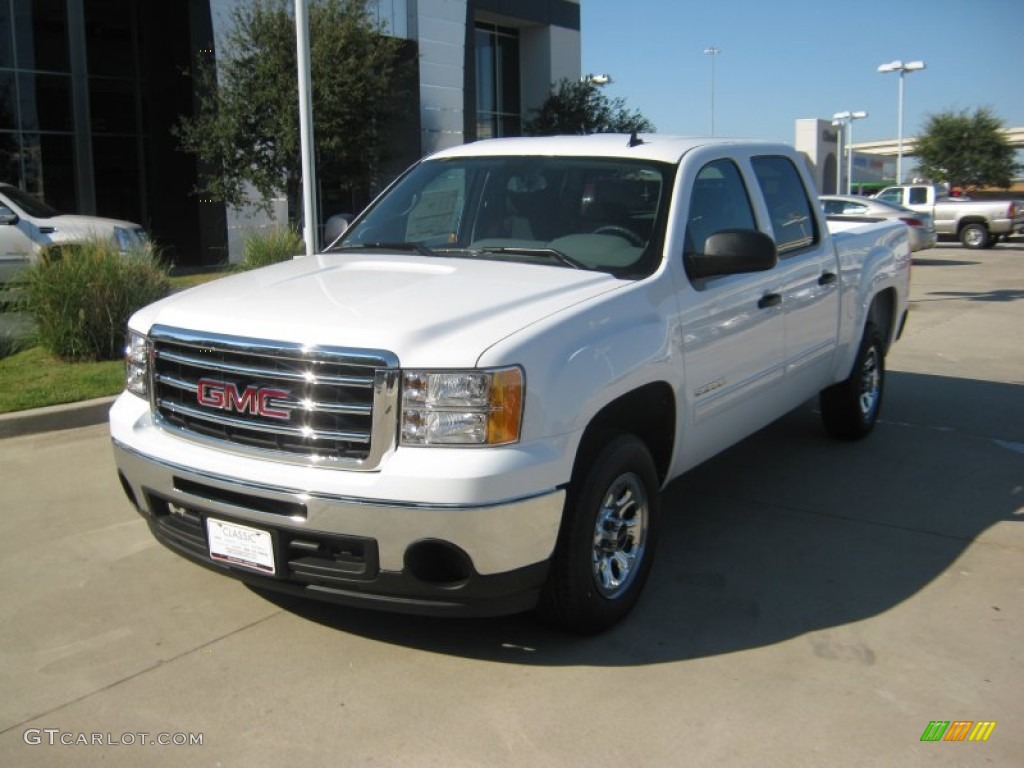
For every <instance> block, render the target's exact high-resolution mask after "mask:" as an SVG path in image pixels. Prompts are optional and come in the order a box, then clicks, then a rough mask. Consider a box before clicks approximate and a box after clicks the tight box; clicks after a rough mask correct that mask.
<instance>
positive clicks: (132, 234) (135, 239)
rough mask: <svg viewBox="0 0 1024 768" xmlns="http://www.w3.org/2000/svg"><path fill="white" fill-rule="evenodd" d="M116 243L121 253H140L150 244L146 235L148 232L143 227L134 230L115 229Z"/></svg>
mask: <svg viewBox="0 0 1024 768" xmlns="http://www.w3.org/2000/svg"><path fill="white" fill-rule="evenodd" d="M114 242H116V243H117V247H118V249H119V250H120V251H121V253H128V252H129V251H140V250H142V249H144V248H145V247H146V245H147V243H148V242H149V236H148V235H147V234H146V230H144V229H142V228H141V227H139V228H132V229H125V228H124V227H114Z"/></svg>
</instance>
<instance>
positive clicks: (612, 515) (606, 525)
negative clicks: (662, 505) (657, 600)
mask: <svg viewBox="0 0 1024 768" xmlns="http://www.w3.org/2000/svg"><path fill="white" fill-rule="evenodd" d="M648 520H649V515H648V502H647V493H646V492H645V490H644V484H643V482H642V481H641V479H640V478H639V477H638V476H637V475H635V474H634V473H632V472H629V473H626V474H623V475H620V476H619V477H617V478H616V479H615V481H614V482H613V483H612V484H611V485H610V486H609V488H608V491H607V493H605V496H604V501H603V502H602V503H601V509H600V510H599V511H598V514H597V521H596V525H595V526H594V550H593V556H592V561H591V564H592V574H593V577H594V583H595V584H596V585H597V589H598V591H599V592H600V593H601V595H602V596H604V597H605V598H608V599H610V600H613V599H615V598H616V597H618V596H619V595H620V594H622V593H623V592H625V591H626V590H628V589H629V586H630V584H632V583H633V579H634V578H635V577H636V574H637V572H638V571H639V568H640V564H641V562H643V558H644V551H645V549H646V545H647V526H648Z"/></svg>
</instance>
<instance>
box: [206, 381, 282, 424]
mask: <svg viewBox="0 0 1024 768" xmlns="http://www.w3.org/2000/svg"><path fill="white" fill-rule="evenodd" d="M288 396H289V393H288V392H285V391H284V390H283V389H269V388H264V389H261V388H259V387H254V386H248V387H246V388H245V389H243V390H242V391H241V392H239V391H238V387H237V386H236V385H235V384H233V383H231V382H230V381H217V380H216V379H200V380H199V382H198V385H197V390H196V399H197V400H198V401H199V404H200V405H205V406H206V407H208V408H216V409H218V410H221V411H236V412H237V413H249V414H252V415H253V416H266V417H267V418H270V419H288V418H291V415H292V413H291V410H290V409H287V408H282V407H280V403H277V404H276V407H275V402H274V401H279V400H287V399H288Z"/></svg>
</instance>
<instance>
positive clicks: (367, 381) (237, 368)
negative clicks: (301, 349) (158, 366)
mask: <svg viewBox="0 0 1024 768" xmlns="http://www.w3.org/2000/svg"><path fill="white" fill-rule="evenodd" d="M161 340H163V339H161ZM156 356H157V357H158V358H160V359H161V360H170V361H171V362H172V363H180V364H181V365H187V366H190V367H193V368H200V369H206V370H211V371H221V372H224V373H241V374H246V375H248V376H262V377H264V378H268V379H283V380H284V381H298V382H302V383H304V384H331V385H334V386H338V387H364V388H368V387H372V386H373V377H372V376H317V375H315V374H307V373H304V372H299V371H276V370H274V369H272V368H257V367H255V366H251V365H231V364H230V363H222V362H220V361H218V360H208V359H206V358H200V357H189V356H188V355H179V354H177V353H176V352H168V351H166V350H164V351H160V350H158V351H157V353H156ZM277 359H278V360H282V359H288V360H290V359H293V358H277ZM296 361H297V362H301V360H299V359H296ZM331 362H334V361H331ZM358 365H362V363H358Z"/></svg>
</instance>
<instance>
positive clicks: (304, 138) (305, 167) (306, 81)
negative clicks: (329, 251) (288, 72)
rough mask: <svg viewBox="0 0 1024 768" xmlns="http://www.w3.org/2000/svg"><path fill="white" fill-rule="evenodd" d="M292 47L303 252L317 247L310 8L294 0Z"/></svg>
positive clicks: (304, 3) (312, 252) (308, 252)
mask: <svg viewBox="0 0 1024 768" xmlns="http://www.w3.org/2000/svg"><path fill="white" fill-rule="evenodd" d="M295 47H296V53H297V58H298V77H299V145H300V148H301V149H300V152H301V154H302V233H303V240H305V242H306V255H307V256H311V255H313V254H314V253H316V250H317V237H316V236H317V214H316V178H315V176H316V165H315V161H314V158H313V151H314V149H313V148H314V147H315V144H314V143H313V102H312V87H311V84H310V58H309V9H308V8H307V7H306V0H295Z"/></svg>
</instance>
